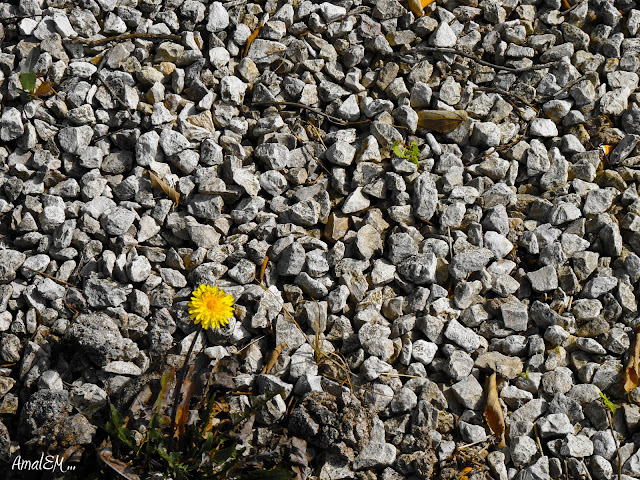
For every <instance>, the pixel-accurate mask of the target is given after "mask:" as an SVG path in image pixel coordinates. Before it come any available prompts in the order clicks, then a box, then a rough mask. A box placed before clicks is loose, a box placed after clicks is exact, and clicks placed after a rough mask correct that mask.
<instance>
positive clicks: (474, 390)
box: [451, 375, 484, 410]
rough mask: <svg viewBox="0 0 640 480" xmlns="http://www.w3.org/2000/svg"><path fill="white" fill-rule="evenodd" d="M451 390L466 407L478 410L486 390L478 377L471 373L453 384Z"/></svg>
mask: <svg viewBox="0 0 640 480" xmlns="http://www.w3.org/2000/svg"><path fill="white" fill-rule="evenodd" d="M451 390H452V391H453V394H454V395H455V397H456V399H457V400H458V401H459V402H460V403H461V404H462V405H463V406H464V407H465V408H469V409H471V410H477V409H479V408H480V407H481V405H482V399H483V397H484V391H483V389H482V385H480V382H478V380H476V377H474V376H473V375H469V376H468V377H467V378H465V379H464V380H460V381H459V382H457V383H454V384H453V385H452V386H451Z"/></svg>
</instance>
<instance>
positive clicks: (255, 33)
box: [242, 23, 262, 58]
mask: <svg viewBox="0 0 640 480" xmlns="http://www.w3.org/2000/svg"><path fill="white" fill-rule="evenodd" d="M261 28H262V23H261V24H260V25H258V27H257V28H256V29H255V30H254V31H253V32H251V35H249V38H247V44H246V46H245V47H244V52H243V53H242V57H243V58H244V57H246V56H247V53H249V48H250V47H251V44H252V43H253V41H254V40H255V39H256V38H258V34H259V33H260V29H261Z"/></svg>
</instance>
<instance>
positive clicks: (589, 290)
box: [582, 276, 618, 298]
mask: <svg viewBox="0 0 640 480" xmlns="http://www.w3.org/2000/svg"><path fill="white" fill-rule="evenodd" d="M617 284H618V280H617V279H616V278H615V277H605V276H602V277H594V278H592V279H591V280H589V281H588V282H587V283H586V284H585V286H584V289H583V291H582V295H583V296H585V297H587V298H598V297H600V296H601V295H604V294H605V293H607V292H609V291H611V290H613V289H614V288H615V287H616V285H617Z"/></svg>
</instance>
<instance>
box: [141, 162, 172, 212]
mask: <svg viewBox="0 0 640 480" xmlns="http://www.w3.org/2000/svg"><path fill="white" fill-rule="evenodd" d="M145 172H147V173H148V174H149V180H150V181H151V186H152V187H153V188H155V189H156V190H160V191H161V192H163V193H164V194H165V195H166V196H167V197H169V198H170V199H171V200H173V202H174V203H175V204H176V205H178V203H179V202H180V194H179V193H178V192H177V191H176V190H175V189H174V188H173V187H171V186H169V184H168V183H167V182H165V181H164V180H161V179H160V177H158V176H157V175H156V174H155V173H153V172H152V171H151V170H145Z"/></svg>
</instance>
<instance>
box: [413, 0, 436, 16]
mask: <svg viewBox="0 0 640 480" xmlns="http://www.w3.org/2000/svg"><path fill="white" fill-rule="evenodd" d="M435 1H436V0H407V4H408V5H409V9H410V10H411V11H412V12H413V14H414V15H416V16H418V17H423V16H424V7H426V6H427V5H430V4H432V3H433V2H435Z"/></svg>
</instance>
